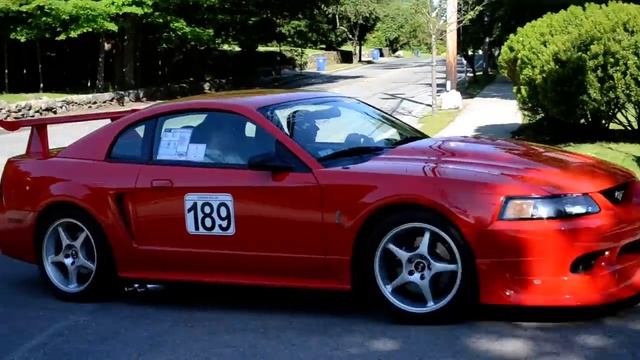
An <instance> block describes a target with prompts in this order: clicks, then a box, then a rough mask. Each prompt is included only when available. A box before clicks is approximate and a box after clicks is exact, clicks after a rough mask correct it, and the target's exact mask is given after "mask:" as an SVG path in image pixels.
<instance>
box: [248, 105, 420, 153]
mask: <svg viewBox="0 0 640 360" xmlns="http://www.w3.org/2000/svg"><path fill="white" fill-rule="evenodd" d="M260 111H261V112H262V114H263V115H264V116H265V117H266V118H267V119H269V120H270V121H271V122H273V123H274V124H276V126H278V127H279V128H280V129H281V130H282V131H284V132H285V133H286V134H287V135H289V137H291V138H292V139H293V140H295V141H296V142H297V143H298V144H300V146H302V147H303V148H304V149H305V150H306V151H307V152H309V153H310V154H311V155H312V156H314V157H315V158H316V159H318V160H320V161H324V160H335V159H337V158H340V157H344V158H350V157H356V156H364V155H367V154H371V155H375V154H379V153H381V152H382V151H383V150H384V149H389V148H393V147H396V146H399V145H402V144H406V143H409V142H412V141H417V140H421V139H426V138H428V136H427V135H425V134H423V133H422V132H420V131H418V130H416V129H414V128H412V127H411V126H409V125H407V124H405V123H403V122H402V121H400V120H397V119H395V118H393V117H391V116H390V115H387V114H385V113H383V112H381V111H379V110H376V109H375V108H373V107H371V106H369V105H366V104H364V103H362V102H360V101H358V100H355V99H350V98H339V97H335V98H319V99H318V98H316V99H309V100H302V101H295V102H289V103H284V104H277V105H272V106H269V107H266V108H262V109H260ZM341 155H344V156H341Z"/></svg>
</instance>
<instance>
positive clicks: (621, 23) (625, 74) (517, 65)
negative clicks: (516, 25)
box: [499, 3, 640, 131]
mask: <svg viewBox="0 0 640 360" xmlns="http://www.w3.org/2000/svg"><path fill="white" fill-rule="evenodd" d="M499 65H500V69H501V71H502V72H503V73H505V74H506V75H507V76H508V77H509V78H510V79H511V80H513V81H514V83H515V85H516V90H515V91H516V95H517V98H518V102H519V104H520V106H521V108H522V109H523V110H524V111H525V112H527V113H528V115H530V117H531V118H533V119H544V120H546V121H553V122H564V123H565V124H564V125H575V124H586V125H589V126H590V127H591V128H593V129H606V128H609V126H610V125H611V123H617V124H618V125H619V126H621V127H623V128H626V129H630V130H631V129H633V130H635V131H638V116H639V115H640V6H639V5H632V4H622V3H610V4H609V5H594V4H587V5H586V6H585V7H578V6H573V7H570V8H569V9H567V10H564V11H561V12H559V13H556V14H549V15H546V16H544V17H542V18H541V19H539V20H536V21H534V22H531V23H529V24H527V25H526V26H524V27H522V28H520V29H519V30H518V32H517V33H515V34H514V35H512V36H511V37H510V38H509V39H508V41H507V42H506V43H505V45H504V47H503V49H502V52H501V55H500V59H499Z"/></svg>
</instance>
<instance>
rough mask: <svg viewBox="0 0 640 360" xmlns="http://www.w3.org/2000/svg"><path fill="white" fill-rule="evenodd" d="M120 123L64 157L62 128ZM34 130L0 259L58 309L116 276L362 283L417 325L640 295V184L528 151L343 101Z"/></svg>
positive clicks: (173, 109)
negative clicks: (57, 140) (497, 308)
mask: <svg viewBox="0 0 640 360" xmlns="http://www.w3.org/2000/svg"><path fill="white" fill-rule="evenodd" d="M96 119H110V120H112V121H111V122H110V123H108V124H107V125H105V126H103V127H101V128H100V129H98V130H96V131H94V132H92V133H91V134H89V135H87V136H85V137H83V138H82V139H80V140H78V141H77V142H75V143H73V144H71V145H70V146H68V147H66V148H58V149H50V147H49V143H48V135H47V129H48V126H49V125H52V124H61V123H72V122H80V121H88V120H96ZM0 126H1V127H3V128H4V129H6V130H9V131H15V130H18V129H20V128H25V127H27V128H30V129H31V133H30V137H29V143H28V145H27V149H26V153H25V154H23V155H20V156H16V157H13V158H11V159H9V160H8V162H7V164H6V166H5V169H4V172H3V175H2V182H1V183H0V251H1V252H2V254H4V255H6V256H10V257H12V258H16V259H20V260H23V261H27V262H30V263H34V264H37V265H38V266H39V268H40V270H41V273H42V277H43V279H44V280H45V283H46V284H47V285H48V287H50V288H51V290H52V291H53V294H55V295H56V296H58V297H60V298H62V299H65V300H72V301H87V300H94V299H97V298H99V297H100V296H104V295H106V294H107V293H108V292H109V291H113V290H115V289H116V288H117V284H120V283H121V281H122V280H127V281H128V280H134V281H143V282H152V283H153V282H167V281H187V282H207V283H229V284H253V285H264V286H278V287H297V288H317V289H331V290H351V289H355V290H356V291H358V292H361V293H364V294H366V295H367V296H366V297H367V298H368V299H371V300H372V301H373V303H374V304H376V305H377V306H379V309H381V310H382V309H385V310H388V311H390V312H391V313H392V314H394V315H397V316H399V317H401V318H404V319H411V320H418V321H428V320H433V319H434V318H448V317H449V316H454V315H456V314H458V313H460V312H461V310H462V308H463V307H467V306H469V305H472V304H474V303H483V304H499V305H500V304H502V305H525V306H554V307H557V306H560V307H562V306H592V305H603V304H609V303H617V302H620V301H623V300H627V299H630V298H635V295H638V294H639V293H640V275H639V274H640V272H639V270H640V182H639V180H638V178H637V177H636V176H635V175H634V174H633V173H631V172H630V171H628V170H625V169H623V168H620V167H617V166H615V165H612V164H610V163H607V162H604V161H600V160H596V159H594V158H591V157H588V156H584V155H578V154H573V153H569V152H566V151H562V150H559V149H556V148H552V147H547V146H541V145H536V144H529V143H524V142H519V141H506V140H495V139H488V138H480V137H459V138H430V137H428V136H426V135H425V134H423V133H422V132H420V131H418V130H416V129H414V128H413V127H411V126H408V125H406V124H404V123H403V122H401V121H399V120H397V119H395V118H393V117H391V116H390V115H388V114H385V113H384V112H381V111H379V110H377V109H375V108H372V107H371V106H368V105H366V104H364V103H362V102H360V101H358V100H355V99H352V98H349V97H343V96H338V95H336V94H331V93H317V92H300V91H297V92H284V91H283V92H280V91H278V92H267V91H260V90H256V91H243V92H235V93H222V94H217V95H210V96H201V97H195V98H187V99H181V100H179V101H174V102H166V103H162V104H159V105H154V106H151V107H148V108H146V109H143V110H137V111H136V110H127V111H120V112H111V113H99V114H90V115H76V116H66V117H50V118H43V119H34V120H16V121H6V120H5V121H0Z"/></svg>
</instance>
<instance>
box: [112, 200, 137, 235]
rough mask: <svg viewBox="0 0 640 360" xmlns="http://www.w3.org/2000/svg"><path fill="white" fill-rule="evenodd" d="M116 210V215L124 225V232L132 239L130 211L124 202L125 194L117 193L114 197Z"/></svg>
mask: <svg viewBox="0 0 640 360" xmlns="http://www.w3.org/2000/svg"><path fill="white" fill-rule="evenodd" d="M115 202H116V208H117V209H118V215H119V217H120V220H121V221H122V224H123V225H124V228H125V230H126V231H127V233H128V234H129V236H131V238H133V225H132V222H131V211H130V209H129V206H128V205H127V202H126V194H125V193H117V194H116V195H115Z"/></svg>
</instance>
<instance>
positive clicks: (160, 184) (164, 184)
mask: <svg viewBox="0 0 640 360" xmlns="http://www.w3.org/2000/svg"><path fill="white" fill-rule="evenodd" d="M151 187H152V188H170V187H173V181H171V180H168V179H156V180H151Z"/></svg>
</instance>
